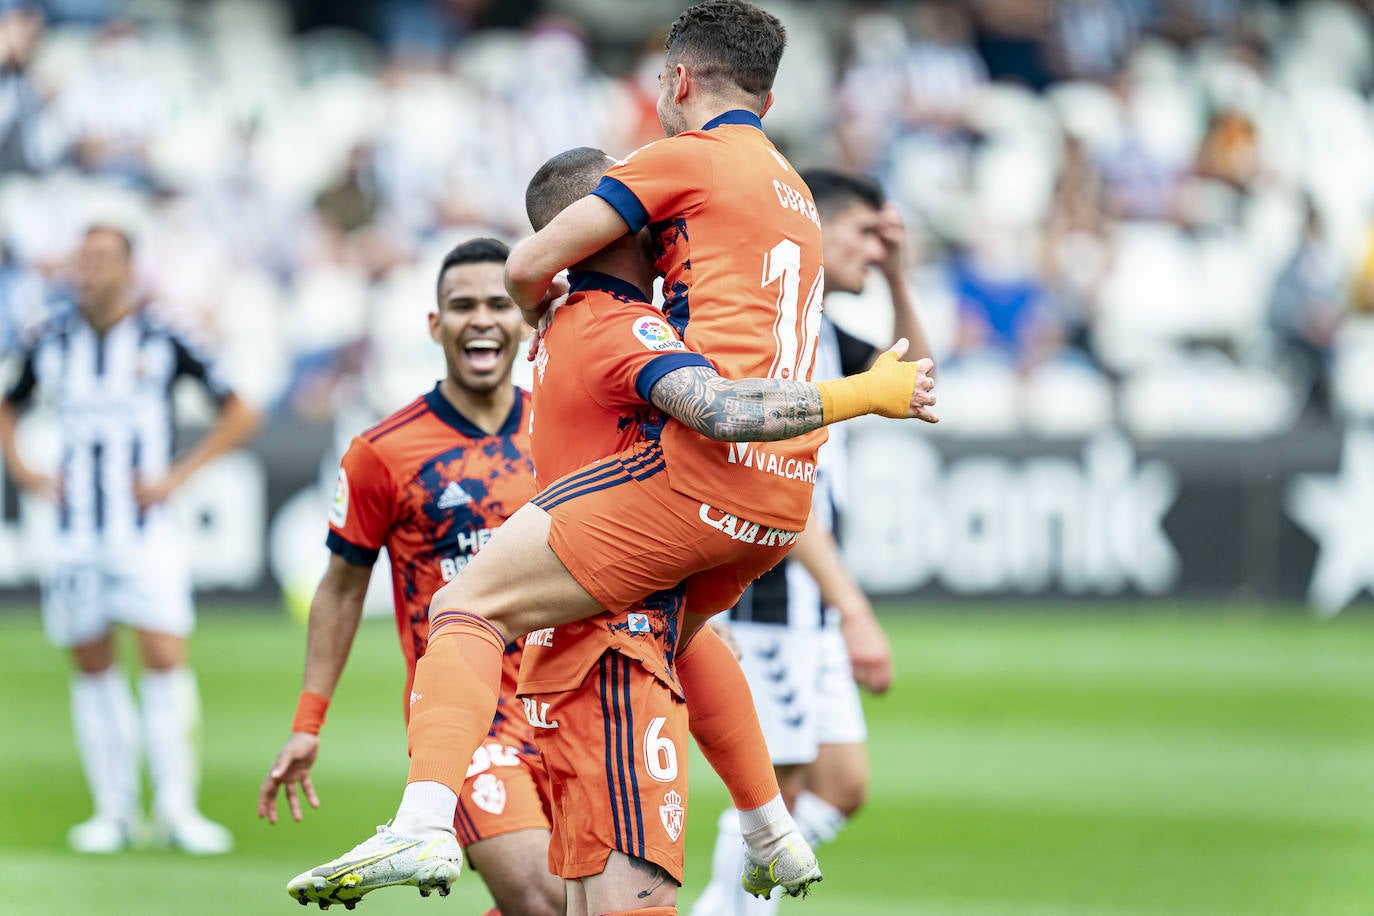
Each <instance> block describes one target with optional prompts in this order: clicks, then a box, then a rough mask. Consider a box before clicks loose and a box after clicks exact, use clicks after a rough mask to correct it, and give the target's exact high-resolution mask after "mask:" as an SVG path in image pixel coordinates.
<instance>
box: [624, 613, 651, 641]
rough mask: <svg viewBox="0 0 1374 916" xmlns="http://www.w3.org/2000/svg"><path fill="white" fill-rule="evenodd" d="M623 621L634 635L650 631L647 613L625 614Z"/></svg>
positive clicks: (641, 634)
mask: <svg viewBox="0 0 1374 916" xmlns="http://www.w3.org/2000/svg"><path fill="white" fill-rule="evenodd" d="M625 622H626V623H627V624H629V626H630V632H631V633H633V634H634V635H635V636H647V635H648V634H649V633H650V632H652V628H651V627H650V626H649V615H648V614H627V615H625Z"/></svg>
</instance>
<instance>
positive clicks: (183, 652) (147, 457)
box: [0, 225, 257, 853]
mask: <svg viewBox="0 0 1374 916" xmlns="http://www.w3.org/2000/svg"><path fill="white" fill-rule="evenodd" d="M131 255H132V243H131V241H130V239H129V236H128V235H127V234H125V233H124V231H123V230H121V229H118V228H115V227H113V226H102V225H96V226H92V227H91V228H89V229H87V230H86V234H85V237H84V238H83V239H82V241H81V247H80V249H79V250H78V252H77V256H76V265H75V268H76V270H75V281H76V282H75V288H76V302H75V307H74V308H71V309H67V310H62V311H59V312H58V313H56V314H55V315H54V316H53V317H52V318H51V319H50V320H49V321H48V322H47V323H46V324H45V325H44V326H43V328H42V329H41V331H40V333H39V335H38V338H37V340H36V341H35V342H34V343H33V345H32V346H31V347H29V348H27V349H26V350H25V351H24V354H23V358H22V368H21V371H20V375H19V379H18V380H17V381H16V382H15V384H14V385H13V386H12V387H11V388H10V390H9V391H8V392H7V393H6V394H5V397H4V400H3V401H0V443H2V444H3V446H4V454H5V464H6V465H7V466H8V468H9V471H10V475H11V476H12V477H13V478H14V480H15V482H16V483H18V484H19V486H20V487H22V488H24V489H25V490H28V491H29V492H32V493H37V494H39V495H41V496H43V497H45V498H47V499H51V500H52V501H53V502H55V503H56V506H57V531H56V537H55V543H54V544H53V548H54V550H53V568H52V570H51V574H50V575H49V577H48V579H47V581H46V582H45V583H44V588H43V628H44V630H46V631H47V634H48V638H49V639H50V640H51V641H52V642H53V643H55V644H56V645H58V646H61V647H63V648H66V649H68V650H70V652H71V656H72V661H73V662H74V664H75V667H76V669H77V674H76V676H75V678H74V679H73V680H72V687H71V690H72V724H73V726H74V727H75V730H76V744H77V748H78V749H79V750H80V752H81V762H82V764H83V767H84V769H85V771H86V781H87V783H88V784H89V785H90V789H91V795H92V796H93V798H94V800H95V816H94V817H92V818H91V819H90V820H87V821H83V822H82V823H80V824H77V825H76V826H74V827H73V828H72V829H71V831H70V832H69V833H68V834H67V842H68V844H69V845H70V846H71V847H72V849H74V850H76V851H77V852H102V853H111V852H117V851H119V850H121V849H124V848H126V847H127V846H128V845H130V844H131V843H132V842H134V841H136V840H137V839H139V836H140V834H141V832H142V831H141V826H142V825H141V823H140V813H139V795H140V791H139V786H140V782H141V780H140V776H139V765H138V764H139V760H138V758H139V753H138V751H139V732H140V728H139V718H140V714H141V717H142V720H143V721H142V729H141V731H142V733H143V741H144V745H145V748H146V751H147V759H148V769H149V771H150V773H151V775H152V784H153V813H154V816H155V819H156V822H157V828H158V830H159V832H160V833H161V834H162V836H163V837H164V838H165V839H167V840H168V841H170V842H171V843H172V845H174V846H176V847H178V848H181V849H184V850H186V851H187V852H194V853H224V852H228V851H229V850H230V848H232V846H233V837H232V836H231V835H230V834H229V831H228V830H226V829H225V828H224V827H222V826H220V825H219V824H216V823H214V822H212V821H210V820H207V819H206V818H204V817H203V816H201V814H200V811H199V810H198V809H197V807H196V783H197V782H198V778H199V772H198V769H199V765H198V762H197V760H196V746H197V741H196V735H197V732H198V730H199V718H200V708H199V707H200V698H199V695H198V693H197V690H196V681H195V675H194V674H193V673H192V671H191V668H190V666H189V661H188V650H187V640H188V638H189V636H190V634H191V630H192V628H193V625H194V613H193V610H192V606H191V579H190V573H189V570H188V569H187V567H186V558H185V556H184V555H183V552H182V550H181V549H180V548H181V544H180V541H179V540H178V537H177V534H176V526H175V523H174V522H173V520H172V518H171V516H170V514H169V512H168V510H167V508H166V506H165V501H166V499H167V497H168V496H169V495H171V493H172V492H174V491H175V490H176V489H177V488H178V487H180V486H181V485H182V484H183V483H185V482H186V480H187V479H188V478H190V476H191V475H192V474H193V473H194V472H195V471H196V470H197V469H198V468H200V467H201V466H203V465H205V464H206V463H207V462H209V461H210V460H212V459H213V458H215V457H216V456H218V455H220V454H222V453H224V452H226V451H228V450H230V449H232V448H235V447H237V446H238V445H240V444H242V443H243V442H245V441H247V440H248V438H249V437H250V436H251V435H252V432H253V429H254V428H255V426H256V425H257V418H256V415H255V414H254V412H253V411H252V410H251V409H250V408H249V407H248V406H247V405H246V404H245V403H244V402H243V401H242V400H240V399H239V398H238V396H237V395H235V394H234V392H233V391H232V390H230V388H229V386H228V385H227V384H225V382H224V381H223V380H222V379H221V378H220V376H219V374H218V373H217V372H216V371H215V370H214V368H213V367H212V366H211V364H210V363H209V362H208V361H207V360H206V359H205V358H203V357H202V356H200V355H199V353H198V352H197V349H196V348H195V347H194V346H192V345H191V344H190V343H188V342H187V341H186V340H185V339H184V338H183V337H182V336H181V335H180V334H177V333H176V332H174V331H173V330H172V329H171V328H169V327H168V326H167V325H166V324H164V323H163V322H161V321H159V320H158V319H157V318H155V317H154V316H153V314H152V312H151V309H150V308H149V307H148V306H146V305H144V304H141V303H140V302H139V300H138V297H137V292H136V288H135V284H134V276H133V258H132V256H131ZM182 377H185V378H192V379H195V380H196V381H197V382H199V383H200V384H201V385H202V386H203V387H204V388H205V389H206V391H208V392H209V394H210V396H211V397H212V398H213V399H214V400H215V402H216V404H217V405H218V408H219V410H218V419H217V420H216V422H215V424H214V425H213V426H212V427H211V428H210V429H209V430H208V431H207V432H206V433H205V435H203V436H202V437H201V438H200V439H199V440H198V441H197V442H196V443H195V445H193V446H192V447H191V448H190V449H189V450H188V451H187V452H186V453H185V454H184V455H181V456H179V457H178V458H177V459H176V460H175V461H173V460H172V441H171V432H172V414H173V411H172V396H171V394H172V383H173V382H174V381H176V379H177V378H182ZM38 393H41V394H43V395H44V396H46V397H47V398H48V399H50V401H51V402H52V404H53V407H54V408H55V412H56V414H57V421H58V427H59V434H60V442H61V455H62V458H61V463H60V466H59V469H58V472H57V477H56V478H49V477H46V476H44V475H42V474H39V473H37V472H35V471H34V470H32V469H30V468H29V467H28V466H27V465H26V464H25V463H24V461H23V460H22V459H21V457H20V454H19V452H18V449H17V443H16V430H15V426H16V422H17V420H18V416H19V412H20V411H22V410H23V409H24V408H25V407H26V406H27V405H28V404H29V403H30V401H31V400H32V399H33V397H34V395H35V394H38ZM115 624H124V625H126V626H128V627H130V628H131V629H133V631H134V633H135V634H136V635H137V638H138V649H139V655H140V657H141V661H142V663H143V673H142V675H141V676H140V677H139V702H138V703H137V704H136V703H135V702H134V697H133V694H132V693H131V692H130V690H129V682H128V680H127V679H126V678H125V677H124V673H123V672H122V671H121V670H120V668H119V666H118V665H117V664H116V663H115V640H114V632H113V630H114V625H115Z"/></svg>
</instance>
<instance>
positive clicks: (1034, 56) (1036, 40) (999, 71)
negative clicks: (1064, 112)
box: [972, 0, 1055, 89]
mask: <svg viewBox="0 0 1374 916" xmlns="http://www.w3.org/2000/svg"><path fill="white" fill-rule="evenodd" d="M972 7H973V10H974V15H975V21H976V23H977V34H978V52H979V53H980V54H982V55H983V60H985V61H986V62H987V66H988V73H989V74H990V75H991V76H992V78H993V79H1004V80H1010V81H1012V82H1018V83H1023V84H1025V85H1026V86H1029V87H1030V88H1032V89H1044V88H1045V87H1046V86H1048V85H1049V83H1050V60H1049V58H1050V52H1049V50H1048V47H1047V45H1048V42H1049V40H1050V37H1051V36H1052V35H1053V34H1054V25H1055V8H1054V7H1055V5H1054V3H1053V2H1051V0H974V2H973V3H972Z"/></svg>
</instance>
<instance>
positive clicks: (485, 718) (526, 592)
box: [287, 503, 601, 909]
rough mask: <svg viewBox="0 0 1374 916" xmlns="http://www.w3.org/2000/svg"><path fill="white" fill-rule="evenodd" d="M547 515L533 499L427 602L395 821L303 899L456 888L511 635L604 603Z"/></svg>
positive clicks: (314, 879)
mask: <svg viewBox="0 0 1374 916" xmlns="http://www.w3.org/2000/svg"><path fill="white" fill-rule="evenodd" d="M549 529H550V520H549V516H548V513H546V512H545V511H544V510H543V509H541V508H539V507H538V506H536V505H534V504H532V503H529V504H526V505H525V506H522V507H521V508H520V509H519V510H518V511H517V512H516V513H515V514H514V515H512V516H511V517H510V518H509V519H508V520H507V521H506V522H505V523H504V524H503V525H501V527H500V528H498V529H497V530H496V531H495V533H494V534H493V535H492V538H491V541H490V542H489V543H488V544H487V545H486V546H485V547H483V548H482V550H481V551H480V552H478V553H477V554H476V555H475V556H473V558H472V561H471V562H470V563H468V565H467V566H466V567H465V568H464V569H463V571H462V572H461V573H459V574H458V576H457V577H456V578H455V579H454V580H453V581H452V582H450V583H449V584H447V585H445V586H444V587H443V588H441V589H440V590H439V591H437V592H436V593H435V595H434V600H433V601H432V602H431V604H430V617H429V619H430V631H429V645H428V647H427V648H426V650H425V655H424V657H423V658H421V659H420V661H419V664H417V665H416V668H415V683H414V687H413V688H412V693H411V707H410V709H411V714H410V724H409V727H408V730H407V731H408V735H409V738H410V751H411V766H410V779H409V781H408V783H407V785H406V789H405V793H404V794H403V795H402V797H401V804H400V807H399V808H398V809H397V812H396V817H395V819H394V820H393V822H392V823H391V825H389V826H385V827H379V828H377V833H376V835H375V836H372V837H369V838H368V839H366V840H364V841H363V842H362V843H359V844H358V845H357V846H355V847H354V848H353V849H352V850H350V851H349V852H347V853H345V854H344V855H342V856H340V857H339V858H337V859H334V860H332V861H330V862H326V863H325V864H323V865H320V866H317V867H316V868H314V869H311V870H310V871H308V872H303V873H302V874H300V875H297V876H296V877H295V878H294V879H292V880H291V882H290V883H288V884H287V893H289V894H290V895H291V896H292V897H295V898H296V899H297V900H299V901H301V902H302V903H310V902H316V903H319V904H320V905H321V906H327V905H329V904H330V903H343V904H344V905H345V906H348V907H349V908H350V909H351V908H352V907H353V906H355V905H356V904H357V901H358V900H359V899H360V898H361V897H362V896H363V895H365V894H367V893H370V892H371V891H374V890H377V889H378V888H382V887H391V886H395V885H412V886H415V887H418V888H419V890H420V894H421V895H422V896H429V894H430V892H431V891H433V890H438V891H439V893H440V894H441V895H447V894H448V892H449V886H450V885H451V884H452V882H453V881H455V880H456V879H457V878H458V875H459V873H460V871H461V868H462V861H463V857H462V850H461V848H460V847H459V845H458V841H457V839H456V838H455V836H454V830H453V816H454V811H455V809H456V808H457V804H458V792H459V790H460V789H461V788H462V785H463V781H464V779H465V778H466V776H467V766H468V764H467V762H468V761H469V760H471V759H472V754H473V751H475V750H476V749H477V746H478V745H479V744H480V743H481V742H482V741H483V740H484V739H485V738H486V735H487V732H488V730H489V729H490V727H491V721H492V719H493V717H494V716H495V714H496V697H497V692H498V690H499V686H500V672H501V657H502V655H503V653H504V652H505V647H506V643H507V642H508V641H509V638H510V636H511V635H512V634H513V635H516V636H518V635H520V634H523V633H526V632H528V631H530V630H535V629H539V628H541V627H550V626H557V625H558V624H560V623H568V622H570V621H573V620H580V619H582V618H584V617H588V616H591V615H592V614H594V613H596V612H597V611H599V610H600V609H601V608H600V605H599V604H598V603H597V602H596V600H595V599H593V598H592V597H591V596H590V595H588V594H587V592H586V590H585V589H583V588H582V586H581V585H579V584H578V583H577V580H575V579H574V578H573V577H572V576H571V574H569V573H568V570H567V568H566V567H564V565H563V563H562V561H560V560H559V559H558V556H557V555H556V554H555V553H554V552H553V550H552V549H551V548H550V547H549V543H548V541H549Z"/></svg>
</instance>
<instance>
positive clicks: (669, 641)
mask: <svg viewBox="0 0 1374 916" xmlns="http://www.w3.org/2000/svg"><path fill="white" fill-rule="evenodd" d="M568 280H569V283H570V285H571V291H570V295H569V296H568V300H567V301H566V302H565V303H564V304H563V305H561V306H560V307H559V308H558V311H556V312H555V313H554V316H553V320H552V322H551V323H550V325H549V327H548V330H547V331H546V332H545V335H544V340H543V343H542V344H541V347H540V351H539V356H538V357H537V359H536V362H535V370H534V393H533V401H534V409H533V415H532V416H533V420H532V421H531V424H530V431H531V437H530V439H531V451H532V454H533V456H534V470H535V475H536V477H537V479H538V482H539V486H540V488H541V489H544V488H546V487H548V485H549V484H551V483H553V482H554V481H556V480H558V479H559V478H561V477H563V476H565V475H567V474H570V473H572V472H573V471H577V470H579V469H581V468H583V467H584V466H586V465H591V464H594V463H596V462H598V461H601V460H602V459H606V458H609V457H610V456H613V455H615V454H616V453H618V452H621V451H622V450H624V449H627V448H631V447H633V446H634V445H635V444H636V443H640V442H643V443H645V445H646V447H647V448H650V449H654V448H656V445H655V444H654V440H656V439H657V438H658V436H659V432H660V430H661V429H662V428H663V423H664V419H665V416H664V414H663V413H661V412H660V411H659V410H657V409H656V408H654V407H651V406H650V405H649V403H648V394H649V389H651V388H652V387H653V385H654V383H655V382H657V381H658V380H659V379H660V378H662V377H663V376H664V375H665V374H667V373H668V372H671V371H673V370H674V369H677V368H680V367H682V366H709V365H710V363H709V362H708V361H707V360H706V359H705V358H703V357H702V356H701V355H700V354H699V353H692V352H691V351H689V350H688V349H687V347H686V346H685V345H684V344H683V342H682V340H681V338H680V337H679V336H678V334H677V331H676V330H675V329H674V328H673V327H672V325H670V324H669V323H668V322H667V321H666V320H665V319H664V316H663V313H662V312H660V311H659V310H658V309H656V308H655V307H654V306H653V305H652V304H651V303H650V302H649V300H648V299H647V298H646V297H645V296H644V294H643V293H642V292H641V291H640V290H638V289H636V288H635V286H634V285H633V284H631V283H627V282H626V281H624V280H621V279H619V278H617V277H612V276H609V275H607V274H602V273H596V272H594V271H585V272H573V273H570V274H569V277H568ZM608 466H609V465H608ZM592 473H593V475H594V472H592ZM682 603H683V590H682V589H676V590H673V591H670V592H656V593H655V594H653V595H650V596H649V597H647V598H645V599H644V600H643V601H641V602H639V604H637V605H636V606H635V607H632V608H630V609H629V610H628V611H627V612H623V613H602V614H598V615H596V616H594V617H591V618H588V619H587V620H580V621H577V622H575V623H571V624H564V625H563V626H559V627H556V628H553V629H551V630H536V631H535V632H533V633H531V634H530V635H529V637H528V639H527V642H526V646H527V648H526V652H525V656H526V661H525V663H524V667H523V669H522V670H521V680H520V692H521V693H536V692H538V693H548V692H556V691H559V690H570V689H572V688H574V687H576V686H577V685H579V684H580V683H581V682H582V679H583V676H584V675H585V674H586V672H587V671H588V670H590V668H591V666H592V665H593V664H595V663H596V660H597V659H598V658H599V657H600V656H601V655H602V653H604V652H605V651H606V650H607V649H614V650H615V651H617V652H619V653H620V654H622V655H625V656H627V657H629V658H633V659H635V660H637V661H639V662H640V663H641V664H642V665H643V666H644V667H645V668H647V669H648V670H649V671H650V672H651V673H652V674H654V675H655V676H656V677H658V678H659V679H660V680H662V681H663V682H664V683H666V684H667V685H668V686H669V687H671V688H672V689H673V690H674V691H675V692H680V691H679V687H678V684H677V677H676V675H675V674H674V673H673V670H672V657H673V652H674V651H675V649H676V644H677V634H678V621H679V616H678V612H679V611H680V609H681V606H682ZM549 650H553V651H549Z"/></svg>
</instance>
